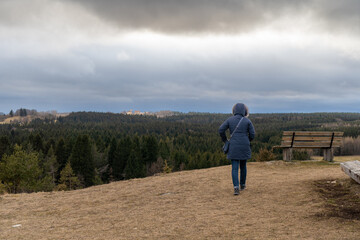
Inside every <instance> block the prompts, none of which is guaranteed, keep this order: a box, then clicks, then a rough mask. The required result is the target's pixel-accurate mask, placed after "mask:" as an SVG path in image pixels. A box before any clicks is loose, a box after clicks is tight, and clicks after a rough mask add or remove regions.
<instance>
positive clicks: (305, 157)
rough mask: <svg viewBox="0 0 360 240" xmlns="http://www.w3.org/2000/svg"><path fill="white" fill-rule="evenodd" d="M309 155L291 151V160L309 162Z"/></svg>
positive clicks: (305, 152) (303, 152)
mask: <svg viewBox="0 0 360 240" xmlns="http://www.w3.org/2000/svg"><path fill="white" fill-rule="evenodd" d="M310 158H311V155H310V153H309V152H308V151H293V156H292V159H294V160H310Z"/></svg>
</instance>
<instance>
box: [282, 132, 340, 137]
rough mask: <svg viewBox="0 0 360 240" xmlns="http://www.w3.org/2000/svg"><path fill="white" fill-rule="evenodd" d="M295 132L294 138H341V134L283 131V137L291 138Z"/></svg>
mask: <svg viewBox="0 0 360 240" xmlns="http://www.w3.org/2000/svg"><path fill="white" fill-rule="evenodd" d="M294 132H295V136H332V134H333V133H334V136H339V137H341V136H343V135H344V133H343V132H305V131H284V133H283V136H292V135H293V133H294Z"/></svg>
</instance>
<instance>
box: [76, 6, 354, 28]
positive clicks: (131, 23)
mask: <svg viewBox="0 0 360 240" xmlns="http://www.w3.org/2000/svg"><path fill="white" fill-rule="evenodd" d="M71 2H77V3H78V4H80V5H82V6H84V7H86V8H88V9H89V10H91V11H93V12H94V13H96V14H97V15H98V16H99V17H101V18H103V19H105V20H107V21H109V22H110V23H113V24H114V25H116V26H117V27H119V28H121V29H122V28H125V29H150V30H154V31H160V32H172V33H178V32H180V33H183V32H190V33H198V32H200V33H202V32H225V33H227V32H244V31H250V30H253V29H254V28H257V27H260V26H262V25H267V24H269V23H272V22H273V21H276V19H278V18H281V17H282V16H288V18H289V20H290V21H291V18H292V17H298V18H301V17H306V16H310V17H311V20H312V21H313V22H312V23H311V25H315V26H316V25H319V27H325V28H327V29H338V30H348V31H356V32H360V27H359V25H360V24H359V12H360V2H359V1H358V0H345V1H338V0H303V1H297V0H252V1H245V0H223V1H218V0H181V1H179V0H121V1H116V0H103V1H97V0H71ZM293 27H294V28H296V27H297V26H293Z"/></svg>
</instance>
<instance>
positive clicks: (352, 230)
mask: <svg viewBox="0 0 360 240" xmlns="http://www.w3.org/2000/svg"><path fill="white" fill-rule="evenodd" d="M329 178H330V179H338V180H341V179H347V178H348V177H347V176H346V175H345V174H344V173H342V171H341V170H340V167H339V165H336V164H324V163H321V164H319V163H318V162H308V163H306V164H303V163H302V162H294V163H284V162H281V161H279V162H266V163H249V164H248V183H247V187H248V188H247V190H245V191H244V192H241V193H240V195H239V196H234V195H233V189H232V184H231V176H230V166H224V167H217V168H211V169H203V170H195V171H183V172H178V173H172V174H166V175H161V176H155V177H149V178H145V179H135V180H129V181H121V182H114V183H111V184H108V185H102V186H95V187H91V188H88V189H83V190H77V191H71V192H53V193H34V194H18V195H4V196H0V206H1V208H0V239H359V234H360V229H359V226H360V221H359V220H354V219H350V220H349V219H347V220H344V219H340V218H338V217H318V215H319V213H322V212H323V211H324V210H325V209H326V208H327V206H326V205H325V203H326V201H325V200H324V199H323V198H322V197H321V195H320V194H319V193H318V192H316V191H314V187H313V186H314V182H316V181H319V180H322V179H329ZM15 224H21V227H17V228H13V227H12V226H13V225H15Z"/></svg>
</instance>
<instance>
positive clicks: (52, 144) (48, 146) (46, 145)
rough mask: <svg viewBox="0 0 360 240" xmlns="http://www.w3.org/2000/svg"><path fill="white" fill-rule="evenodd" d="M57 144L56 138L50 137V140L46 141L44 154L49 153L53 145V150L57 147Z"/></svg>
mask: <svg viewBox="0 0 360 240" xmlns="http://www.w3.org/2000/svg"><path fill="white" fill-rule="evenodd" d="M55 145H56V143H55V140H54V139H52V138H51V139H50V140H49V141H47V142H46V144H45V147H44V154H47V153H48V151H49V149H50V148H51V147H52V148H53V150H54V149H55Z"/></svg>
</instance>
